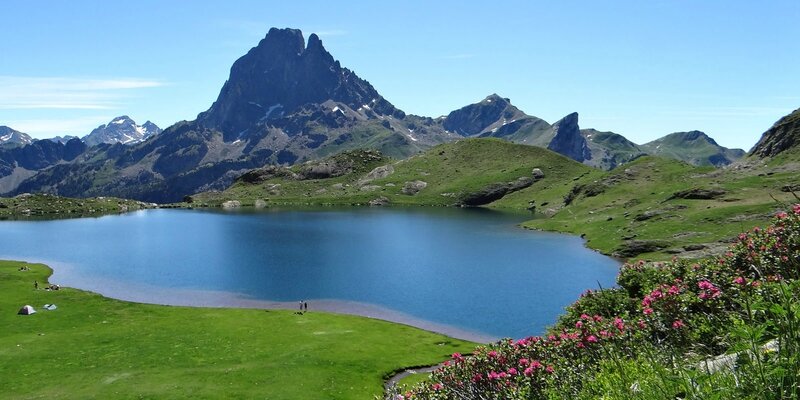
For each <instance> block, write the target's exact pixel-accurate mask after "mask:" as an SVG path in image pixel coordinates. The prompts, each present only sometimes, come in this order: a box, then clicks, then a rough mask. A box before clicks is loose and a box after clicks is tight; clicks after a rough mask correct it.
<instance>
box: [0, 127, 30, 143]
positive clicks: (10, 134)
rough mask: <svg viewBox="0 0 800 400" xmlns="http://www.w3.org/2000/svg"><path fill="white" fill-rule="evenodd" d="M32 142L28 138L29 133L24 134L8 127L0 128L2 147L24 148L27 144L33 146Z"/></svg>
mask: <svg viewBox="0 0 800 400" xmlns="http://www.w3.org/2000/svg"><path fill="white" fill-rule="evenodd" d="M31 142H33V139H32V138H31V137H30V136H28V134H27V133H22V132H20V131H18V130H15V129H12V128H9V127H7V126H0V146H2V145H16V146H24V145H26V144H31Z"/></svg>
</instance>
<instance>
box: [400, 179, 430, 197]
mask: <svg viewBox="0 0 800 400" xmlns="http://www.w3.org/2000/svg"><path fill="white" fill-rule="evenodd" d="M427 186H428V182H425V181H411V182H406V183H405V185H404V186H403V189H401V190H400V192H401V193H403V194H405V195H409V196H413V195H415V194H417V193H419V191H420V190H422V189H425V187H427Z"/></svg>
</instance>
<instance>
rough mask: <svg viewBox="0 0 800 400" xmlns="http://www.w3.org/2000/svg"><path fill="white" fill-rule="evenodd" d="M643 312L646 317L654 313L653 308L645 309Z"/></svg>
mask: <svg viewBox="0 0 800 400" xmlns="http://www.w3.org/2000/svg"><path fill="white" fill-rule="evenodd" d="M642 312H643V313H644V315H650V314H652V313H653V309H652V308H645V309H644V310H642Z"/></svg>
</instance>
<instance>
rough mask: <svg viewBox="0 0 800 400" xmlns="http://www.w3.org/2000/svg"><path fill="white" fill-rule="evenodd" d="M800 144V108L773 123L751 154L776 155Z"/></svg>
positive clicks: (761, 155)
mask: <svg viewBox="0 0 800 400" xmlns="http://www.w3.org/2000/svg"><path fill="white" fill-rule="evenodd" d="M798 145H800V108H798V109H797V110H794V112H792V113H791V114H789V115H787V116H785V117H783V118H781V119H780V120H778V122H776V123H775V125H772V127H771V128H769V129H768V130H767V131H766V132H764V134H763V135H761V139H760V140H759V141H758V143H756V145H755V146H753V148H752V149H751V150H750V155H752V156H756V157H761V158H764V157H774V156H776V155H778V154H780V153H782V152H784V151H786V150H789V149H793V148H797V146H798Z"/></svg>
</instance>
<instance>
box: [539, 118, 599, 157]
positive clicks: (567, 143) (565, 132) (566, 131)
mask: <svg viewBox="0 0 800 400" xmlns="http://www.w3.org/2000/svg"><path fill="white" fill-rule="evenodd" d="M552 129H553V131H554V133H555V134H554V135H553V140H551V141H550V144H549V145H547V148H548V149H549V150H552V151H555V152H556V153H559V154H562V155H565V156H567V157H569V158H571V159H573V160H575V161H578V162H584V161H586V160H588V159H590V158H592V154H591V152H590V151H589V146H588V145H587V144H586V139H585V138H584V137H583V135H581V129H580V127H579V126H578V113H572V114H570V115H567V116H566V117H564V118H562V119H561V120H560V121H558V122H556V123H555V124H553V128H552Z"/></svg>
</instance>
